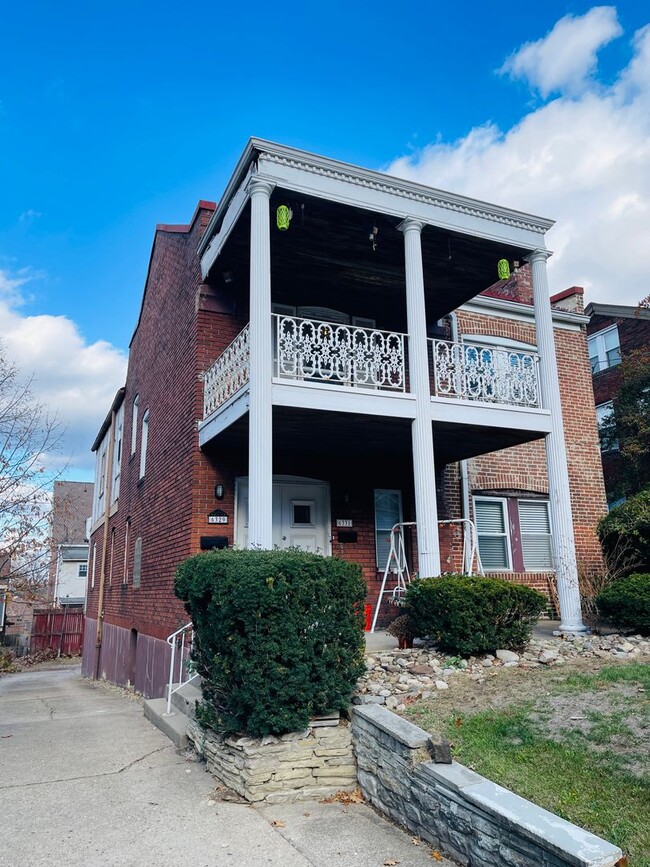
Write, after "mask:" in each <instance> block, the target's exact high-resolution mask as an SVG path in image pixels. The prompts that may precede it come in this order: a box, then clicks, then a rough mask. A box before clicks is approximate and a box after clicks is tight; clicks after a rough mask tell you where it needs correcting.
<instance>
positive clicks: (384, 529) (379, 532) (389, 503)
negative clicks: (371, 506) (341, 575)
mask: <svg viewBox="0 0 650 867" xmlns="http://www.w3.org/2000/svg"><path fill="white" fill-rule="evenodd" d="M401 522H402V492H401V491H395V490H386V489H383V488H382V489H377V490H375V550H376V552H377V570H378V571H379V572H383V571H384V569H385V568H386V563H387V562H388V556H389V554H390V531H391V530H392V529H393V527H394V526H395V524H400V523H401Z"/></svg>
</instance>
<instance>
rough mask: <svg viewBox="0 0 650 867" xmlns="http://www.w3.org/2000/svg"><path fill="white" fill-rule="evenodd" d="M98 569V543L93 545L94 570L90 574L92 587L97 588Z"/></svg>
mask: <svg viewBox="0 0 650 867" xmlns="http://www.w3.org/2000/svg"><path fill="white" fill-rule="evenodd" d="M96 568H97V542H95V544H94V545H93V568H92V572H91V573H90V586H91V587H94V586H95V570H96Z"/></svg>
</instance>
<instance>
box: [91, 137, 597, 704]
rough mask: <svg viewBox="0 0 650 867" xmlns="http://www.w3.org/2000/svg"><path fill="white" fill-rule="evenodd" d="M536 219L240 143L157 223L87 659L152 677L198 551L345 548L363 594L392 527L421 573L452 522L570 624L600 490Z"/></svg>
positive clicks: (445, 562)
mask: <svg viewBox="0 0 650 867" xmlns="http://www.w3.org/2000/svg"><path fill="white" fill-rule="evenodd" d="M551 225H552V223H551V222H550V221H548V220H543V219H541V218H537V217H532V216H530V215H526V214H521V213H519V212H516V211H511V210H509V209H506V208H500V207H496V206H493V205H487V204H485V203H483V202H478V201H475V200H471V199H467V198H464V197H460V196H455V195H452V194H449V193H443V192H440V191H438V190H432V189H429V188H427V187H423V186H421V185H418V184H414V183H411V182H406V181H401V180H398V179H395V178H390V177H388V176H385V175H382V174H378V173H375V172H370V171H367V170H364V169H359V168H357V167H354V166H349V165H346V164H343V163H339V162H336V161H333V160H328V159H325V158H322V157H317V156H314V155H312V154H306V153H304V152H302V151H297V150H294V149H292V148H286V147H283V146H279V145H275V144H272V143H269V142H264V141H260V140H251V141H250V142H249V144H248V145H247V148H246V150H245V151H244V153H243V155H242V157H241V159H240V161H239V163H238V165H237V167H236V169H235V172H234V174H233V176H232V179H231V181H230V182H229V184H228V187H227V189H226V191H225V193H224V195H223V197H222V200H221V202H220V203H219V205H214V204H213V203H210V202H205V201H202V202H200V203H199V205H198V208H197V210H196V213H195V214H194V217H193V218H192V220H191V222H190V223H189V224H188V225H186V226H185V225H184V226H170V225H161V226H158V227H157V230H156V235H155V239H154V244H153V250H152V254H151V260H150V265H149V273H148V276H147V280H146V284H145V291H144V297H143V302H142V307H141V311H140V316H139V319H138V323H137V326H136V329H135V333H134V336H133V339H132V342H131V346H130V356H129V370H128V375H127V381H126V384H125V387H124V388H123V389H121V390H120V391H119V392H118V394H117V395H116V398H115V401H114V403H113V406H112V407H111V411H110V412H109V414H108V415H107V417H106V420H105V422H104V424H103V425H102V428H101V429H100V431H99V433H98V436H97V438H96V441H95V443H94V445H93V448H94V450H95V451H96V455H97V464H96V466H97V471H96V479H95V501H94V504H93V526H92V535H91V548H90V561H89V580H88V594H87V628H86V639H85V647H84V661H83V668H84V672H85V673H86V674H97V675H98V676H105V677H107V678H108V679H110V680H112V681H115V682H117V683H126V682H130V683H132V684H135V687H136V689H137V690H138V691H140V692H143V693H144V694H145V695H148V696H157V695H160V694H162V691H163V689H164V684H165V681H166V677H167V667H168V664H169V662H168V660H169V656H168V653H169V648H168V645H167V644H166V642H165V638H166V636H167V635H169V634H170V633H171V632H173V631H174V630H175V629H177V628H178V627H180V626H181V625H182V624H183V623H184V622H185V619H186V615H185V614H184V611H183V607H182V605H181V604H180V603H179V602H178V601H177V600H176V599H175V598H174V594H173V589H172V583H173V575H174V570H175V568H176V566H177V565H178V563H179V562H180V561H182V560H183V559H184V558H186V557H187V556H190V555H191V554H193V553H196V552H197V551H200V550H202V549H208V548H211V547H215V546H216V547H224V546H232V545H236V546H245V545H258V546H261V547H265V548H270V547H273V546H274V545H277V546H280V547H284V546H289V545H299V546H301V547H303V548H307V549H309V550H314V551H318V552H323V553H325V554H330V553H331V554H333V555H335V556H339V557H342V558H345V559H350V560H354V561H356V562H358V563H360V564H361V565H362V567H363V572H364V575H365V578H366V580H367V583H368V601H369V602H370V603H371V604H372V605H373V606H374V605H375V604H376V602H377V599H378V594H379V589H380V586H381V582H382V578H383V576H384V573H385V567H386V564H387V561H388V558H389V540H390V536H391V528H392V527H393V525H395V524H398V523H411V522H413V523H414V524H415V525H416V527H415V528H414V527H406V528H405V529H404V531H403V536H402V538H403V540H404V549H405V558H406V560H407V561H408V565H409V567H410V569H411V570H412V571H413V570H418V571H419V573H420V574H427V575H436V574H440V572H441V571H452V570H455V571H458V570H460V569H462V568H463V566H464V565H465V566H467V562H464V557H465V561H467V549H465V551H464V549H463V545H464V543H465V544H466V543H467V541H468V535H467V533H466V532H465V531H466V530H467V526H468V525H466V524H465V525H461V524H460V523H458V521H459V519H461V518H462V519H470V520H472V521H473V522H474V525H475V526H476V529H477V532H478V547H479V552H480V560H481V561H482V566H483V569H484V570H485V571H486V572H489V573H490V574H500V575H505V576H506V577H508V578H510V579H512V580H517V581H523V582H525V583H529V584H531V585H534V586H536V587H539V588H540V589H541V590H543V591H544V592H548V591H549V578H550V577H554V578H555V579H556V580H557V589H558V595H559V604H560V609H561V611H560V613H561V617H562V623H563V627H564V628H566V629H567V630H579V629H580V628H581V625H582V624H581V618H580V602H579V593H578V587H577V570H578V565H580V566H584V567H585V568H589V569H592V568H599V566H600V560H599V552H598V546H597V543H596V540H595V537H594V533H593V528H594V525H595V523H596V520H597V518H598V517H599V516H600V514H602V512H603V511H604V509H605V499H604V491H603V484H602V473H601V469H600V459H599V449H598V436H597V429H596V421H595V415H594V410H593V402H592V395H591V374H590V368H589V361H588V356H587V349H586V337H585V326H586V323H587V318H586V317H585V316H584V315H583V313H582V308H581V297H580V294H579V292H577V291H574V290H569V291H567V292H565V293H560V296H556V297H555V299H554V304H553V308H552V307H551V300H550V299H549V293H548V285H547V281H546V258H547V256H548V253H547V252H546V251H545V248H544V234H545V232H546V231H547V230H548V228H549V227H550V226H551ZM510 269H512V272H513V273H512V275H511V276H509V275H508V271H509V270H510ZM498 270H499V276H501V277H502V279H500V280H499V281H498V282H497V283H495V282H494V281H495V278H496V277H497V271H498ZM450 521H452V522H453V523H449V522H450ZM470 554H471V551H470ZM472 563H473V566H474V567H475V568H476V565H477V559H476V558H474V559H473V561H472ZM390 577H391V581H393V576H390ZM389 586H392V584H391V585H389ZM386 609H387V605H386V604H384V606H383V608H382V609H381V611H380V612H379V613H380V617H381V618H385V617H386V616H387V614H389V612H387V610H386ZM100 615H101V616H100ZM380 622H381V621H380Z"/></svg>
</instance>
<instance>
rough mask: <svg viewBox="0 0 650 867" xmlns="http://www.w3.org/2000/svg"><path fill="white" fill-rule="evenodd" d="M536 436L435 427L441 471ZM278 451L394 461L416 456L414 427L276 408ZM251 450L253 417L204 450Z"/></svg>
mask: <svg viewBox="0 0 650 867" xmlns="http://www.w3.org/2000/svg"><path fill="white" fill-rule="evenodd" d="M541 436H542V435H541V434H539V433H537V432H529V431H517V430H508V429H503V428H486V427H478V426H472V425H463V424H450V423H446V422H435V423H434V426H433V437H434V448H435V459H436V465H437V466H442V465H444V464H448V463H454V462H455V461H459V460H463V459H465V458H471V457H474V456H476V455H480V454H486V453H488V452H493V451H498V450H499V449H505V448H509V447H510V446H514V445H519V444H520V443H524V442H529V441H531V440H534V439H539V438H540V437H541ZM273 446H274V451H282V452H286V451H287V450H290V451H291V452H292V453H296V454H299V455H300V456H305V455H315V454H316V455H318V454H323V455H324V454H327V455H329V456H331V455H332V454H341V455H346V456H348V457H350V456H355V455H359V456H363V457H372V458H374V459H385V460H390V458H391V456H400V457H404V456H405V455H410V453H411V448H412V444H411V422H410V421H409V420H408V419H399V418H382V417H380V416H369V415H355V414H353V413H337V412H320V411H317V410H308V409H295V408H292V407H278V406H275V407H273ZM247 448H248V413H247V414H246V415H245V416H243V417H242V418H240V419H239V420H238V421H237V422H235V423H234V424H232V425H231V426H230V427H229V428H227V429H226V430H225V431H223V432H222V433H221V434H219V436H218V437H216V438H215V439H214V440H211V441H210V442H209V443H207V444H206V446H205V447H204V449H205V451H206V452H207V453H208V454H211V453H215V454H216V453H218V454H219V455H221V456H223V454H224V452H228V451H230V450H232V451H234V452H237V453H242V452H244V453H245V452H246V450H247Z"/></svg>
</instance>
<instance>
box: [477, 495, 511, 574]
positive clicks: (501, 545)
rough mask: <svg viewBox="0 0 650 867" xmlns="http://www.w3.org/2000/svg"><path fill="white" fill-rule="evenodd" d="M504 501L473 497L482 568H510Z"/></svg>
mask: <svg viewBox="0 0 650 867" xmlns="http://www.w3.org/2000/svg"><path fill="white" fill-rule="evenodd" d="M505 506H506V504H505V501H504V500H498V499H489V500H488V499H475V500H474V517H475V519H476V531H477V534H478V547H479V553H480V555H481V563H482V564H483V568H484V569H487V570H494V569H510V555H509V548H508V535H507V523H506V510H505Z"/></svg>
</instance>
